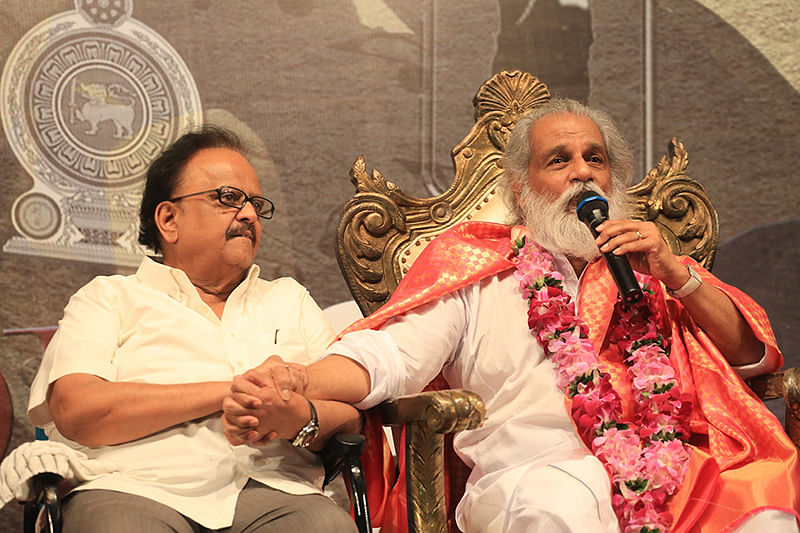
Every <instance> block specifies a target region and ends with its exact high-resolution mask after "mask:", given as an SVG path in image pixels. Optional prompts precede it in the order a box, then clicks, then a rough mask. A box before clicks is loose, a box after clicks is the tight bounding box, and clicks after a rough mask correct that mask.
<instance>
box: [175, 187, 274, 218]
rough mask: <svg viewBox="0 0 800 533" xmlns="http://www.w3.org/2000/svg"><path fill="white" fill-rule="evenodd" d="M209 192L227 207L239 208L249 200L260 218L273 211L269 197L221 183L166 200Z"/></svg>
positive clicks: (267, 216)
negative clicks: (220, 184)
mask: <svg viewBox="0 0 800 533" xmlns="http://www.w3.org/2000/svg"><path fill="white" fill-rule="evenodd" d="M210 192H215V193H217V200H219V203H221V204H222V205H227V206H228V207H235V208H236V209H241V208H243V207H244V205H245V204H246V203H247V202H250V203H251V204H253V208H254V209H255V210H256V215H258V216H259V217H261V218H266V219H270V218H272V214H273V213H274V212H275V206H274V205H273V203H272V202H271V201H270V200H269V198H264V197H263V196H247V193H246V192H244V191H243V190H241V189H237V188H236V187H231V186H229V185H223V186H222V187H219V188H217V189H211V190H208V191H200V192H193V193H192V194H184V195H183V196H178V197H176V198H170V199H169V200H168V201H170V202H177V201H178V200H183V199H184V198H189V197H190V196H199V195H201V194H208V193H210Z"/></svg>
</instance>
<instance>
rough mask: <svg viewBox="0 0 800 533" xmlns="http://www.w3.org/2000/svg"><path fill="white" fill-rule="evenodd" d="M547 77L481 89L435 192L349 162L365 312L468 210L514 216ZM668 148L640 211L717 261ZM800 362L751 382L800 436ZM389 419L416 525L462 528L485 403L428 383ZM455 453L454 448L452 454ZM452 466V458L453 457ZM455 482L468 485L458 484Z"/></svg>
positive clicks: (352, 243) (348, 229)
mask: <svg viewBox="0 0 800 533" xmlns="http://www.w3.org/2000/svg"><path fill="white" fill-rule="evenodd" d="M549 98H550V94H549V91H548V89H547V87H546V86H545V85H544V84H543V83H542V82H541V81H539V80H538V79H537V78H535V77H534V76H532V75H530V74H528V73H525V72H519V71H514V72H506V71H503V72H500V73H499V74H496V75H495V76H493V77H492V78H491V79H489V80H488V81H487V82H486V83H484V84H483V85H482V86H481V87H480V89H479V90H478V92H477V94H476V95H475V97H474V99H473V105H474V106H475V125H474V126H473V127H472V129H471V130H470V132H469V133H468V134H467V136H466V137H465V138H464V140H463V141H461V143H459V144H458V145H457V146H456V147H455V148H453V151H452V159H453V163H454V167H455V177H454V179H453V183H452V185H451V186H450V188H448V189H447V191H445V192H444V193H443V194H441V195H439V196H436V197H432V198H416V197H413V196H410V195H408V194H406V193H404V192H403V191H402V190H401V189H400V188H399V187H397V186H396V185H395V184H394V183H392V182H390V181H387V180H386V179H385V178H384V177H383V176H382V175H381V173H380V172H379V171H377V170H373V172H372V174H368V173H367V171H366V165H365V162H364V158H363V156H362V157H359V158H358V159H357V160H356V161H355V163H354V164H353V168H352V170H351V172H350V175H351V179H352V182H353V184H354V185H355V188H356V193H355V195H354V196H353V198H352V200H351V201H350V202H349V203H348V204H347V205H346V207H345V209H344V215H343V216H342V220H341V222H340V224H339V227H338V231H337V240H336V253H337V258H338V261H339V266H340V268H341V270H342V273H343V274H344V277H345V279H346V280H347V284H348V286H349V288H350V292H351V293H352V295H353V298H354V299H355V301H356V303H357V304H358V306H359V307H360V309H361V311H362V312H363V313H364V315H367V314H369V313H371V312H373V311H375V310H376V309H377V308H379V307H380V306H381V305H382V304H383V303H385V302H386V301H387V300H388V298H389V296H390V295H391V293H392V291H393V290H394V289H395V287H397V284H398V282H399V281H400V279H402V277H403V276H404V275H405V273H406V272H407V271H408V268H409V267H410V266H411V264H412V263H413V262H414V260H415V259H416V258H417V257H418V256H419V253H420V252H421V251H422V249H423V248H424V247H425V246H426V244H427V243H428V242H430V241H431V240H432V239H433V238H434V237H436V236H437V235H439V234H440V233H442V232H444V231H445V230H446V229H448V228H450V227H451V226H453V225H455V224H457V223H459V222H463V221H466V220H490V221H495V222H507V221H508V212H507V208H506V206H505V204H504V202H503V200H502V198H501V195H500V194H499V193H498V188H497V182H498V178H499V177H500V175H501V174H502V171H503V169H502V159H501V158H502V154H503V151H504V149H505V146H506V142H507V141H508V138H509V136H510V133H511V131H512V129H513V128H514V124H515V123H516V121H517V118H518V117H519V116H520V115H521V114H523V113H524V112H526V111H528V110H530V109H532V108H534V107H536V106H539V105H541V104H542V103H544V102H546V101H547V100H549ZM668 152H669V153H668V154H667V155H666V156H664V157H662V159H661V160H660V161H659V163H658V166H657V167H656V168H654V169H653V170H651V171H650V172H649V173H648V174H647V176H646V177H645V178H644V179H643V180H642V181H641V182H640V183H638V184H637V185H635V186H633V187H631V188H630V189H629V192H630V193H632V194H634V195H635V197H636V198H637V205H636V214H635V217H636V218H639V219H642V220H650V221H653V222H654V223H655V224H657V225H658V227H659V228H660V230H661V233H662V235H663V236H664V238H665V240H666V241H667V243H668V244H669V246H670V248H671V249H672V250H673V252H674V253H676V254H681V255H689V256H691V257H693V258H694V259H695V260H697V261H698V262H700V263H701V264H702V265H703V266H704V267H706V268H710V267H711V266H712V264H713V261H714V254H715V251H716V247H717V244H718V241H719V227H718V220H717V213H716V211H715V210H714V208H713V206H712V205H711V202H710V200H709V198H708V196H707V194H706V192H705V189H704V188H703V186H702V185H700V184H699V183H698V182H696V181H695V180H693V179H692V178H690V177H689V176H688V175H687V174H686V166H687V164H688V157H687V152H686V150H685V149H684V147H683V145H682V144H681V143H680V142H678V140H677V139H675V138H673V139H672V140H671V141H670V143H669V146H668ZM798 379H800V374H798V373H797V371H796V370H795V369H791V370H787V371H785V372H779V373H776V374H771V375H768V376H762V377H759V378H755V379H754V380H752V382H751V387H752V388H753V389H754V390H755V391H756V392H757V393H758V394H759V395H760V396H761V397H762V398H764V399H771V398H779V397H781V396H783V397H785V398H786V402H787V415H786V427H787V431H788V433H789V434H790V436H791V437H792V440H793V441H794V442H795V443H796V444H797V443H800V419H798V413H800V394H799V393H798V384H797V381H798ZM380 411H381V413H382V415H383V421H384V423H385V424H386V425H391V426H402V425H405V426H406V461H407V466H406V471H407V479H406V485H407V500H408V509H409V512H408V520H409V531H410V532H423V531H424V532H444V531H447V530H450V531H457V529H456V527H455V524H454V521H452V520H449V518H452V509H453V508H454V505H455V503H456V502H457V500H458V498H457V497H456V496H457V495H458V494H460V493H459V492H458V491H459V489H460V491H461V492H463V487H464V481H465V477H464V475H463V474H462V475H457V474H451V475H450V481H451V491H452V490H455V492H454V493H453V497H452V500H453V501H452V502H449V503H448V504H446V503H445V496H444V495H445V489H444V465H445V462H446V459H445V455H446V453H450V451H449V449H446V447H445V438H444V435H445V434H449V433H453V432H456V431H460V430H464V429H471V428H474V427H477V426H479V425H480V424H481V423H482V420H483V416H484V414H485V408H484V405H483V402H482V400H481V399H480V397H478V396H477V395H476V394H474V393H471V392H469V391H464V390H444V391H437V392H424V393H421V394H418V395H413V396H407V397H402V398H398V399H396V400H394V401H390V402H387V403H386V404H383V405H382V406H380ZM451 460H457V458H456V457H455V456H454V454H451V457H448V459H447V462H448V463H449V462H450V461H451ZM448 468H449V466H448ZM453 484H460V487H457V488H455V489H453V488H452V486H453Z"/></svg>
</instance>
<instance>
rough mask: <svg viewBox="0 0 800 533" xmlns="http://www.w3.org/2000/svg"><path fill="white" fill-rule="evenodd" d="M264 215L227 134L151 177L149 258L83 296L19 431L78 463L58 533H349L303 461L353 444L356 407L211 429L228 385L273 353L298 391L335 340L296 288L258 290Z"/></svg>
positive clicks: (143, 232) (215, 134)
mask: <svg viewBox="0 0 800 533" xmlns="http://www.w3.org/2000/svg"><path fill="white" fill-rule="evenodd" d="M273 211H274V206H273V204H272V202H271V201H270V200H268V199H267V198H266V197H264V195H263V193H262V191H261V188H260V186H259V182H258V178H257V176H256V173H255V171H254V169H253V167H252V166H251V165H250V163H249V162H248V161H247V159H246V158H245V157H244V155H243V148H242V145H241V143H240V141H239V140H238V139H237V138H236V137H235V136H234V135H233V134H231V133H230V132H227V131H225V130H221V129H218V128H204V129H202V130H200V131H197V132H193V133H188V134H186V135H184V136H182V137H181V138H180V139H178V140H177V141H176V142H175V143H174V144H173V145H172V146H171V147H169V148H168V149H167V150H165V151H164V153H162V154H161V155H160V156H159V157H158V158H157V159H156V160H155V161H154V162H153V163H152V165H151V167H150V169H149V170H148V173H147V182H146V185H145V190H144V194H143V199H142V205H141V211H140V217H141V220H140V222H141V225H140V236H139V241H140V242H141V243H142V244H143V245H145V246H147V247H149V248H151V249H152V250H154V251H155V252H157V253H160V254H161V259H160V260H155V259H152V258H145V259H144V260H143V261H142V264H141V265H140V267H139V269H138V270H137V272H136V274H134V275H131V276H110V277H108V276H101V277H98V278H96V279H95V280H93V281H92V282H90V283H89V284H88V285H86V286H85V287H83V288H82V289H81V290H79V291H78V292H77V293H76V294H75V295H74V296H73V297H72V299H71V300H70V302H69V304H68V305H67V307H66V309H65V314H64V318H63V319H62V320H61V322H60V323H59V330H58V332H57V333H56V335H55V337H54V338H53V340H52V342H51V343H50V346H49V347H48V349H47V351H46V353H45V356H44V358H43V362H42V366H41V368H40V370H39V373H38V374H37V377H36V379H35V380H34V383H33V385H32V387H31V398H30V403H29V415H30V417H31V420H32V421H33V422H34V424H36V425H37V426H42V427H44V428H45V430H46V431H47V433H48V435H49V437H50V439H51V440H52V441H55V442H62V443H65V444H67V445H68V446H69V447H70V448H71V449H72V450H74V451H75V452H77V453H76V455H75V457H73V458H72V460H73V461H74V462H75V463H76V466H75V468H74V470H75V471H76V477H77V479H78V480H79V481H80V482H81V483H80V484H79V485H78V487H77V490H75V491H73V492H72V493H71V494H70V495H69V496H68V497H67V498H66V500H65V504H64V531H65V532H66V533H70V532H78V531H80V532H81V533H87V532H90V533H91V532H98V533H99V532H107V531H114V532H117V533H118V532H131V533H134V532H136V533H139V532H142V531H147V532H148V533H155V532H161V531H163V532H167V531H169V532H173V531H177V532H187V533H188V532H199V531H203V532H205V531H224V532H230V533H234V532H243V531H248V532H250V531H260V532H271V531H297V532H300V531H302V532H323V531H324V532H327V531H337V532H338V531H355V525H354V524H353V522H352V520H351V519H350V517H349V516H348V514H347V513H346V512H345V511H344V510H342V509H341V508H340V507H338V506H337V505H336V504H335V503H333V502H332V501H331V500H330V499H328V498H327V497H326V496H324V495H323V494H322V492H321V480H322V478H323V471H322V467H321V464H320V462H319V460H318V459H317V457H316V455H314V454H313V453H312V452H311V451H310V450H313V449H318V448H319V447H321V444H322V443H323V442H324V440H325V439H326V438H327V437H328V436H330V435H332V434H333V433H334V432H337V431H358V430H359V426H360V424H359V418H358V414H357V412H356V411H355V409H353V408H352V407H350V406H349V405H346V404H342V403H338V402H317V401H315V402H313V403H311V402H309V401H307V400H306V399H305V398H303V397H302V396H299V395H297V394H295V393H290V392H288V391H287V392H286V396H285V398H284V399H283V400H282V402H281V405H280V406H279V408H278V409H271V410H270V413H271V415H270V416H272V417H273V420H274V422H275V424H274V427H275V430H274V431H273V432H272V433H271V434H270V435H268V436H266V438H264V439H262V441H261V442H259V444H260V445H261V446H233V445H232V444H231V443H230V442H228V440H226V437H225V436H224V434H223V431H222V426H221V423H220V416H219V415H220V411H221V408H222V400H223V398H224V397H225V396H226V395H227V394H228V393H229V391H230V385H231V381H232V380H233V378H234V376H235V375H237V374H241V373H243V372H245V371H247V370H249V369H252V368H256V367H258V366H259V365H261V364H262V363H264V362H265V361H266V360H267V359H268V358H269V357H270V356H272V355H280V356H281V357H283V359H284V360H286V361H287V362H289V363H287V364H285V365H281V366H280V367H279V369H278V372H281V373H285V374H283V375H281V376H278V377H276V380H277V379H278V378H279V379H280V380H282V381H284V382H291V379H301V376H302V374H301V373H299V372H297V368H299V365H300V364H308V363H310V362H312V361H313V360H315V358H316V357H317V356H318V355H319V354H320V353H321V352H322V350H323V349H324V348H325V347H326V346H327V344H328V343H329V342H330V341H331V339H332V338H333V331H332V330H331V328H330V326H329V325H328V323H327V322H326V321H325V319H324V318H323V315H322V312H321V310H320V309H319V307H318V306H317V305H316V304H315V303H314V301H313V300H312V299H311V297H310V296H309V294H308V292H307V291H306V290H305V289H304V288H303V287H302V286H301V285H299V284H298V283H297V282H296V281H294V280H292V279H290V278H280V279H277V280H274V281H265V280H262V279H259V277H258V274H259V269H258V266H256V265H254V264H253V261H254V259H255V256H256V251H257V249H258V244H259V241H260V239H261V232H262V228H261V222H262V221H263V220H266V219H269V218H271V217H272V214H273ZM295 365H296V367H295V368H293V366H295ZM264 407H265V409H267V408H269V407H270V406H264Z"/></svg>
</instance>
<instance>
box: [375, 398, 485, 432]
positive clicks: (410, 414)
mask: <svg viewBox="0 0 800 533" xmlns="http://www.w3.org/2000/svg"><path fill="white" fill-rule="evenodd" d="M378 408H379V409H380V413H381V417H382V419H383V423H384V424H385V425H389V426H402V425H408V424H418V425H421V426H424V427H426V428H427V429H428V430H430V431H433V432H435V433H442V434H443V433H456V432H458V431H463V430H465V429H474V428H476V427H479V426H480V425H481V424H483V419H484V417H485V416H486V407H485V406H484V404H483V400H482V399H481V397H480V396H478V395H477V394H475V393H474V392H472V391H468V390H464V389H449V390H439V391H428V392H421V393H419V394H412V395H409V396H402V397H400V398H396V399H394V400H390V401H388V402H384V403H382V404H381V405H379V406H378Z"/></svg>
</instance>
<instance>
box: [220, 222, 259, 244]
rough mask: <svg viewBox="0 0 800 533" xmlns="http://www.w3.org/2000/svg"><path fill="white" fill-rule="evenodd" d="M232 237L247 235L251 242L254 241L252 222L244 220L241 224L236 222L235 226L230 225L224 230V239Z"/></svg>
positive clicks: (254, 230) (254, 231) (254, 233)
mask: <svg viewBox="0 0 800 533" xmlns="http://www.w3.org/2000/svg"><path fill="white" fill-rule="evenodd" d="M234 237H247V238H248V239H250V240H251V241H253V243H255V242H256V228H255V225H254V224H249V223H247V222H244V223H242V224H237V225H235V226H231V227H229V228H228V230H227V231H226V232H225V239H226V240H230V239H233V238H234Z"/></svg>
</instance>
